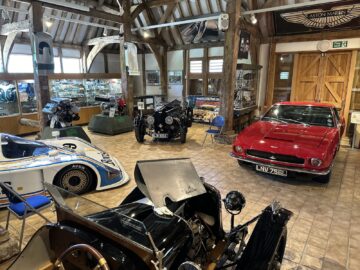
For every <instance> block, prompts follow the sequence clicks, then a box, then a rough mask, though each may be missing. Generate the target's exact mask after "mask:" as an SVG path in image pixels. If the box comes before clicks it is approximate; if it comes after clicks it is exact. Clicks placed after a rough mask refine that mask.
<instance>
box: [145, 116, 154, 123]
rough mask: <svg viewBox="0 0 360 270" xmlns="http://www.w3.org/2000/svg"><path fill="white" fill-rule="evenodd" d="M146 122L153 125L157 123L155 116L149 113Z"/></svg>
mask: <svg viewBox="0 0 360 270" xmlns="http://www.w3.org/2000/svg"><path fill="white" fill-rule="evenodd" d="M146 122H147V123H148V124H149V125H153V124H154V123H155V118H154V117H153V116H151V115H149V116H148V117H147V118H146Z"/></svg>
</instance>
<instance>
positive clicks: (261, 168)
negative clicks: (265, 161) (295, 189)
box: [256, 165, 287, 176]
mask: <svg viewBox="0 0 360 270" xmlns="http://www.w3.org/2000/svg"><path fill="white" fill-rule="evenodd" d="M256 170H257V171H259V172H264V173H268V174H274V175H279V176H287V171H285V170H281V169H276V168H272V167H268V166H262V165H256Z"/></svg>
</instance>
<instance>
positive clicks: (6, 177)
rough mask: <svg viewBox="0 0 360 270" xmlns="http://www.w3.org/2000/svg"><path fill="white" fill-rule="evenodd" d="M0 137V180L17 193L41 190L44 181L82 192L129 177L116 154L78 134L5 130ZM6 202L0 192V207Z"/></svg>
mask: <svg viewBox="0 0 360 270" xmlns="http://www.w3.org/2000/svg"><path fill="white" fill-rule="evenodd" d="M0 138H1V151H0V181H2V182H7V183H8V184H10V185H11V187H12V188H13V189H14V190H16V191H17V192H19V193H20V194H25V195H29V196H30V195H34V194H38V193H42V192H43V190H44V187H43V182H47V183H53V184H55V185H58V186H60V187H62V188H64V189H67V190H70V191H72V192H74V193H77V194H82V193H85V192H88V191H90V190H103V189H107V188H113V187H118V186H120V185H123V184H125V183H126V182H127V181H128V180H129V176H128V175H127V173H126V172H125V170H124V168H123V167H122V165H121V164H120V162H119V161H117V160H116V158H113V157H111V156H110V155H109V154H107V153H106V152H104V151H102V150H101V149H99V148H97V147H95V146H94V145H91V144H89V143H87V142H86V141H84V140H81V139H79V138H71V137H67V138H57V139H50V140H42V141H32V140H27V139H23V138H19V137H16V136H12V135H9V134H4V133H3V134H0ZM7 203H8V200H7V199H6V197H5V195H2V194H0V207H1V206H5V205H6V204H7Z"/></svg>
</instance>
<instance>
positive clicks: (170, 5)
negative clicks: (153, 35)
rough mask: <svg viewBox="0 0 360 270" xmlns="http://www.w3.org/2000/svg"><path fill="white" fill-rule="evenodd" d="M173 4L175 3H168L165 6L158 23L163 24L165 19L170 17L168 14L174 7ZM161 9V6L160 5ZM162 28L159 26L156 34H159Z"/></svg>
mask: <svg viewBox="0 0 360 270" xmlns="http://www.w3.org/2000/svg"><path fill="white" fill-rule="evenodd" d="M175 5H176V3H170V4H169V5H168V6H167V7H166V10H165V12H164V13H163V15H162V17H161V18H160V21H159V22H158V24H163V23H165V22H166V21H167V19H168V18H169V17H170V15H171V14H172V13H173V11H174V9H175ZM161 9H162V7H161ZM163 29H164V28H160V29H158V34H161V32H162V31H163Z"/></svg>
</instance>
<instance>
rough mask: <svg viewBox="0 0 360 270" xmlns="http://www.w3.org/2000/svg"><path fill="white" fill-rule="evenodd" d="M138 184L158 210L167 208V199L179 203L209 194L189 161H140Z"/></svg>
mask: <svg viewBox="0 0 360 270" xmlns="http://www.w3.org/2000/svg"><path fill="white" fill-rule="evenodd" d="M134 175H135V181H136V184H137V186H138V188H139V189H140V191H141V192H142V193H143V194H144V195H145V196H146V197H148V198H149V199H150V200H151V201H152V202H153V204H154V206H155V208H161V207H164V206H166V199H170V200H171V201H172V202H179V201H182V200H185V199H189V198H192V197H195V196H198V195H201V194H204V193H206V190H205V187H204V185H203V183H202V181H201V179H200V177H199V175H198V174H197V172H196V170H195V167H194V165H193V164H192V162H191V160H190V159H187V158H184V159H166V160H146V161H138V162H137V163H136V167H135V173H134Z"/></svg>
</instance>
